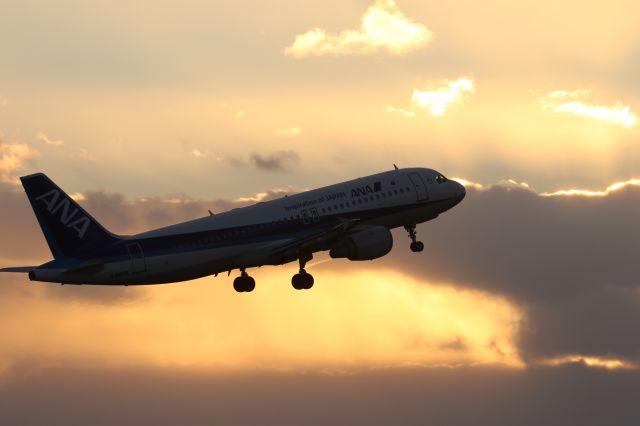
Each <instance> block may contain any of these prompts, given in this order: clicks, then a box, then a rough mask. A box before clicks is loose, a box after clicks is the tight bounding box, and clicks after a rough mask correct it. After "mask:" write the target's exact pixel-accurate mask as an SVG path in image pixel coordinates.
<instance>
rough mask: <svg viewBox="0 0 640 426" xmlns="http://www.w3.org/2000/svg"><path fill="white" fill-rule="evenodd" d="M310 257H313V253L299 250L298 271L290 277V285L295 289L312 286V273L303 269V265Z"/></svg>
mask: <svg viewBox="0 0 640 426" xmlns="http://www.w3.org/2000/svg"><path fill="white" fill-rule="evenodd" d="M311 259H313V255H312V254H311V253H305V252H301V253H299V254H298V262H299V263H300V272H298V273H297V274H295V275H294V276H293V277H291V285H292V286H293V288H295V289H296V290H309V289H310V288H311V287H313V275H311V274H309V273H307V271H305V270H304V267H305V265H306V264H307V262H308V261H310V260H311Z"/></svg>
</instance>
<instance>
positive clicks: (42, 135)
mask: <svg viewBox="0 0 640 426" xmlns="http://www.w3.org/2000/svg"><path fill="white" fill-rule="evenodd" d="M36 139H38V140H39V141H41V142H44V143H46V144H47V145H53V146H62V145H64V141H63V140H61V139H51V138H49V136H47V135H46V134H45V133H44V132H38V133H36Z"/></svg>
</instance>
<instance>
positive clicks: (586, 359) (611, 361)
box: [540, 355, 639, 370]
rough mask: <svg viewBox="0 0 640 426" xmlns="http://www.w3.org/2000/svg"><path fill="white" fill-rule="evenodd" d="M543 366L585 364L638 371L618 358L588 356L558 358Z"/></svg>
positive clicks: (550, 359)
mask: <svg viewBox="0 0 640 426" xmlns="http://www.w3.org/2000/svg"><path fill="white" fill-rule="evenodd" d="M540 364H542V365H548V366H559V365H566V364H583V365H585V366H587V367H593V368H604V369H607V370H638V369H639V367H638V365H637V364H634V363H632V362H629V361H625V360H622V359H618V358H607V357H598V356H587V355H565V356H560V357H557V358H549V359H544V360H542V361H541V362H540Z"/></svg>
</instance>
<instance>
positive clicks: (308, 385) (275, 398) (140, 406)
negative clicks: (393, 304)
mask: <svg viewBox="0 0 640 426" xmlns="http://www.w3.org/2000/svg"><path fill="white" fill-rule="evenodd" d="M14 371H15V373H14V374H11V375H10V376H9V377H7V378H5V379H4V380H2V381H0V396H1V397H0V412H2V418H3V422H4V423H6V424H20V425H31V424H33V425H35V424H45V423H47V424H67V425H82V424H92V425H113V424H154V425H175V424H192V425H199V424H202V425H205V424H216V425H227V424H229V425H230V424H234V425H245V424H252V425H254V424H261V425H293V424H295V425H302V424H304V425H310V426H313V425H327V424H366V425H389V424H402V425H425V424H427V425H428V424H435V425H474V426H480V425H516V424H517V425H523V426H525V425H532V426H534V425H535V426H538V425H541V424H549V425H585V426H586V425H602V424H610V423H612V422H613V423H615V424H616V425H619V426H625V425H637V424H638V422H639V421H640V412H639V410H638V406H637V395H638V394H639V392H640V375H639V374H638V373H626V372H625V373H611V372H604V371H594V370H588V369H586V368H583V367H580V366H571V367H563V368H553V369H551V368H549V369H547V368H544V369H532V370H527V371H512V370H500V369H491V368H481V367H476V368H464V369H457V370H451V369H427V370H425V369H406V370H389V371H377V372H369V373H361V374H355V375H322V374H286V373H252V374H227V375H211V374H206V373H203V372H197V371H196V372H194V371H188V370H153V369H144V368H142V369H141V368H137V369H133V368H132V369H130V370H94V369H91V368H87V369H82V368H74V367H71V366H70V367H66V368H59V369H53V368H49V369H42V368H29V367H28V366H19V367H17V368H15V369H14Z"/></svg>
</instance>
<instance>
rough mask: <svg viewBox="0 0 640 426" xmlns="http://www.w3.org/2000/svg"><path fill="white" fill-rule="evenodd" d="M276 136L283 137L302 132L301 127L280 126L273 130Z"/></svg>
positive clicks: (293, 135)
mask: <svg viewBox="0 0 640 426" xmlns="http://www.w3.org/2000/svg"><path fill="white" fill-rule="evenodd" d="M273 133H275V134H276V135H278V136H284V137H295V136H298V135H300V134H301V133H302V127H300V126H292V127H282V128H279V129H276V130H274V131H273Z"/></svg>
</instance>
